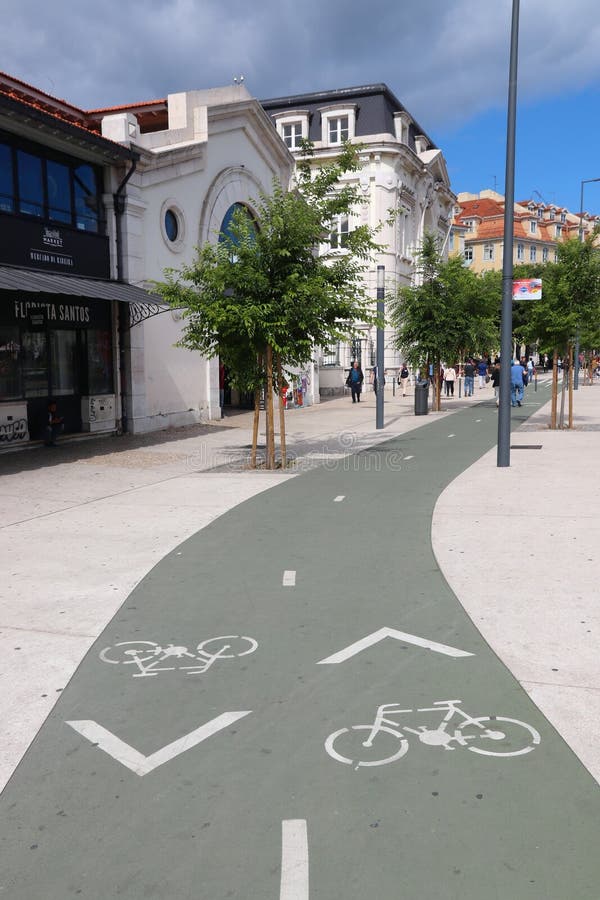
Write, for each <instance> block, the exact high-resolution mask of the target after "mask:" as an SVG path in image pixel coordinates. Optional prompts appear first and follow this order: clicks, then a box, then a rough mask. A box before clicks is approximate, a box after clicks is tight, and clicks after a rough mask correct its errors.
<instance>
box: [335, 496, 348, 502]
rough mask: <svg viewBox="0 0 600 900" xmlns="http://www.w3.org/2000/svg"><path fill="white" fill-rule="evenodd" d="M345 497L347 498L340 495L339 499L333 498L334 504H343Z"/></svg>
mask: <svg viewBox="0 0 600 900" xmlns="http://www.w3.org/2000/svg"><path fill="white" fill-rule="evenodd" d="M345 497H346V495H345V494H340V495H339V497H334V498H333V502H334V503H341V502H342V500H344V499H345Z"/></svg>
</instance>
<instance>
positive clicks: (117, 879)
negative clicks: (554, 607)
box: [0, 392, 600, 900]
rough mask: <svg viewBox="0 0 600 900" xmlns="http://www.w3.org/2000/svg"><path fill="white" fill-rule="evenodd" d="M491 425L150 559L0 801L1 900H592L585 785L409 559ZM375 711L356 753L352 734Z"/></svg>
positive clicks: (439, 436) (427, 563) (477, 409)
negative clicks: (379, 717) (450, 707)
mask: <svg viewBox="0 0 600 900" xmlns="http://www.w3.org/2000/svg"><path fill="white" fill-rule="evenodd" d="M546 397H547V395H546V394H545V392H540V393H539V400H538V398H537V397H536V398H535V402H534V401H533V400H532V401H530V405H528V407H527V408H526V409H524V410H523V411H519V416H518V417H515V419H516V422H517V423H518V422H519V421H522V420H523V419H524V418H525V415H526V414H527V412H530V411H532V409H533V408H535V406H537V405H538V404H539V402H543V401H544V400H545V399H546ZM496 423H497V412H496V409H495V407H492V406H486V405H484V404H478V405H474V406H473V407H471V408H469V409H465V410H464V411H460V412H458V413H456V414H455V415H453V416H451V417H448V418H445V419H442V420H437V421H435V420H433V419H431V420H430V421H428V422H427V424H426V426H425V427H423V428H419V429H417V430H415V431H412V432H410V433H408V434H406V435H404V436H400V437H397V438H394V439H391V440H389V441H387V442H386V443H384V444H381V445H379V446H378V447H376V448H373V449H371V450H369V451H365V452H362V453H360V454H358V455H356V456H354V457H349V458H347V459H345V460H336V461H335V464H334V463H330V465H326V466H323V467H322V468H320V469H317V470H313V471H311V472H308V473H305V474H303V475H300V476H299V477H298V478H296V479H293V480H291V481H287V482H285V483H283V484H281V485H280V486H278V487H276V488H273V489H272V490H270V491H268V492H266V493H264V494H261V495H258V496H256V497H255V498H253V499H251V500H249V501H246V502H245V503H243V504H242V505H240V506H238V507H236V508H235V509H234V510H232V511H231V512H229V513H227V514H226V515H225V516H223V517H221V518H220V519H218V520H217V521H216V522H214V523H213V524H212V525H210V526H209V527H208V528H206V529H204V530H203V531H201V532H199V533H198V534H197V535H195V536H194V537H192V538H191V539H189V540H188V541H186V542H185V543H184V544H182V545H181V546H180V547H179V548H177V550H175V551H174V552H173V553H171V554H170V555H168V556H167V557H165V559H164V560H162V561H161V563H160V564H159V565H157V566H156V567H155V568H154V569H153V570H152V571H151V572H150V573H149V574H148V576H147V577H146V578H145V579H144V580H143V581H142V582H141V583H140V585H139V586H138V587H137V588H136V589H135V590H134V591H133V592H132V594H131V595H130V597H129V598H128V600H127V601H126V602H125V604H124V606H123V607H122V609H121V610H120V611H119V613H118V614H117V615H116V617H115V618H114V620H113V621H112V622H111V623H110V625H109V626H108V627H107V629H106V630H105V632H104V633H103V634H102V636H101V637H100V638H99V640H98V641H97V642H96V644H95V645H94V647H93V648H92V649H91V650H90V652H89V654H88V655H87V657H86V659H85V660H84V661H83V663H82V664H81V666H80V667H79V669H78V671H77V673H76V674H75V676H74V677H73V679H72V680H71V682H70V683H69V685H68V686H67V688H66V689H65V690H64V692H63V693H62V695H61V697H60V700H59V701H58V703H57V704H56V706H55V708H54V710H53V712H52V714H51V715H50V717H49V718H48V720H47V721H46V723H45V725H44V727H43V728H42V729H41V731H40V733H39V735H38V737H37V738H36V740H35V741H34V743H33V744H32V746H31V747H30V749H29V751H28V753H27V754H26V756H25V757H24V759H23V761H22V763H21V764H20V766H19V767H18V769H17V771H16V772H15V774H14V775H13V778H12V779H11V780H10V782H9V784H8V785H7V787H6V789H5V791H4V792H3V794H2V797H1V800H0V806H1V810H2V817H1V823H2V824H1V825H0V838H1V843H0V847H1V850H0V855H1V857H2V864H1V869H0V871H1V874H0V896H2V897H10V898H15V900H35V898H38V897H39V898H47V900H59V898H61V900H63V898H67V897H71V896H73V897H79V896H82V897H89V898H94V900H98V898H109V897H124V898H131V900H133V898H136V900H137V898H146V897H157V898H169V900H179V898H186V900H187V898H190V900H191V898H194V900H195V898H202V900H221V898H223V900H224V898H243V900H270V898H273V900H277V898H279V900H309V898H310V900H316V898H319V900H340V898H342V897H343V898H347V900H362V898H364V897H367V896H369V897H374V898H377V900H417V898H427V900H429V898H436V900H437V898H440V900H446V898H448V900H450V898H468V900H475V898H478V900H488V898H489V900H491V898H494V900H495V898H503V900H505V898H511V900H525V898H527V900H529V898H532V900H533V898H535V900H542V898H543V900H597V898H598V883H599V880H600V861H599V859H598V854H597V823H598V820H599V815H600V797H599V795H598V790H597V785H596V783H595V782H594V781H593V779H592V778H591V776H590V775H589V774H588V773H587V772H586V770H585V769H584V768H583V767H582V765H581V764H580V763H579V761H578V760H577V758H576V757H575V756H574V755H573V754H572V752H571V751H570V749H569V748H568V747H567V746H566V745H565V743H564V742H563V741H562V739H561V738H560V737H559V736H558V735H557V734H556V732H555V731H554V729H553V728H552V727H551V726H550V725H549V723H548V722H547V721H546V720H545V718H544V717H543V716H542V715H541V713H540V712H539V711H538V710H537V708H536V707H535V706H534V705H533V703H532V702H531V701H530V700H529V698H528V697H527V695H526V694H525V692H524V691H523V690H522V689H521V688H520V687H519V685H518V684H517V683H516V681H515V680H514V679H513V677H512V676H511V675H510V673H509V672H508V671H507V670H506V668H505V667H504V666H503V664H502V663H501V662H500V661H499V660H498V658H497V657H496V656H495V655H494V654H493V653H492V652H491V650H490V649H489V648H488V646H487V645H486V644H485V642H484V641H483V639H482V638H481V636H480V635H479V633H478V631H477V629H476V628H475V627H474V625H473V624H472V623H471V621H470V620H469V619H468V617H467V616H466V614H465V613H464V611H463V610H462V607H461V606H460V604H459V603H458V601H457V600H456V598H455V597H454V595H453V594H452V592H451V591H450V589H449V587H448V586H447V584H446V582H445V580H444V578H443V576H442V574H441V572H440V571H439V568H438V566H437V564H436V561H435V558H434V556H433V553H432V549H431V540H430V529H431V517H432V511H433V507H434V505H435V502H436V500H437V498H438V496H439V494H440V493H441V492H442V490H443V489H444V487H445V486H446V485H447V484H448V483H449V482H450V481H451V480H453V479H454V478H455V477H456V476H457V475H458V474H459V473H460V472H462V471H464V469H465V468H467V467H468V466H469V465H470V464H471V463H472V462H474V461H475V460H476V459H477V458H479V457H480V456H481V455H482V454H483V453H484V452H485V451H487V450H488V449H489V448H490V447H491V446H492V445H493V443H494V442H495V438H496V428H497V425H496ZM519 442H521V443H525V442H526V441H525V440H519ZM482 505H485V497H482ZM514 586H515V589H516V590H521V589H522V590H523V594H524V596H526V587H527V586H525V585H520V584H519V570H518V560H515V571H514ZM473 590H485V585H477V584H474V585H473ZM384 628H386V629H390V631H389V632H386V633H387V634H388V636H387V637H383V636H382V635H383V634H384V633H381V632H380V630H381V629H384ZM378 633H379V634H378ZM221 636H228V637H226V638H224V640H222V641H216V642H214V643H210V639H212V638H218V637H221ZM235 636H242V637H239V638H238V639H236V638H235ZM369 636H371V638H370V640H369ZM378 637H381V638H382V639H381V640H377V638H378ZM361 641H363V644H364V646H363V645H361V644H360V643H357V642H361ZM140 642H145V643H140ZM199 644H201V645H202V650H201V652H200V653H198V652H197V649H196V648H197V647H198V645H199ZM227 644H229V645H230V647H231V649H230V650H229V651H227V650H226V651H224V652H223V655H222V656H217V657H215V656H214V651H215V650H218V649H221V650H222V649H223V648H224V647H225V646H226V645H227ZM157 646H158V647H161V648H163V652H162V653H160V652H157V653H155V654H154V657H153V656H152V651H153V649H154V648H155V647H157ZM165 648H171V649H170V651H169V652H168V653H165V652H164V651H165ZM178 648H179V649H178ZM346 648H350V649H346ZM344 649H346V653H345V654H344V653H342V654H341V656H340V651H343V650H344ZM127 650H129V651H131V650H135V651H139V652H138V653H137V655H136V653H130V654H129V655H128V654H127V653H126V651H127ZM142 651H143V653H142ZM235 651H237V652H239V653H242V652H244V655H239V656H235V655H231V654H232V653H234V652H235ZM245 651H252V652H245ZM457 651H458V652H457ZM211 652H212V653H213V655H212V656H211ZM453 652H454V653H455V655H448V654H452V653H453ZM117 660H120V662H119V661H117ZM136 660H137V662H136ZM144 660H145V661H144ZM154 661H156V662H154ZM185 666H189V667H190V668H184V667H185ZM202 669H204V671H202ZM450 700H451V701H460V704H458V703H457V704H456V709H457V710H458V711H457V713H456V714H455V716H454V717H453V718H452V720H451V721H450V722H449V723H448V726H447V729H446V732H444V731H443V730H441V729H440V723H441V720H442V718H443V716H444V714H445V712H446V711H447V707H442V706H439V710H440V711H438V712H435V711H432V708H433V710H435V709H436V704H440V703H442V701H450ZM383 705H389V706H388V708H387V711H383V715H385V717H386V721H384V722H383V723H382V725H383V728H381V729H380V730H379V731H378V733H375V732H374V729H371V730H370V731H369V730H368V729H365V730H357V729H355V728H353V727H352V726H357V725H373V723H374V721H375V717H376V714H377V710H378V709H381V707H382V706H383ZM421 710H429V711H426V712H422V711H421ZM460 710H462V714H461V713H460ZM507 720H508V721H507ZM390 721H391V723H392V724H390ZM444 734H446V737H444ZM369 735H371V736H372V737H373V742H372V746H371V747H364V746H363V741H365V739H366V738H368V737H369ZM332 736H333V737H332ZM448 736H449V738H450V740H448ZM394 757H396V758H395V759H394ZM388 759H391V761H389V762H386V760H388ZM359 762H362V763H366V764H365V765H358V763H359ZM373 763H380V764H378V765H373Z"/></svg>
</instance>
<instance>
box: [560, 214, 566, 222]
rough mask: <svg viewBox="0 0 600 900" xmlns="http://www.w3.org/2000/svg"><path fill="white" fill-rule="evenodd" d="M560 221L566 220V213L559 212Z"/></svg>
mask: <svg viewBox="0 0 600 900" xmlns="http://www.w3.org/2000/svg"><path fill="white" fill-rule="evenodd" d="M560 221H561V222H566V221H567V214H566V213H561V214H560Z"/></svg>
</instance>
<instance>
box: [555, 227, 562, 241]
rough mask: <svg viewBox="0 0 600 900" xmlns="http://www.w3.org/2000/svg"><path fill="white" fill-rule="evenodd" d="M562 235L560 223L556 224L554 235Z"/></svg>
mask: <svg viewBox="0 0 600 900" xmlns="http://www.w3.org/2000/svg"><path fill="white" fill-rule="evenodd" d="M561 235H562V225H557V226H556V237H557V238H559V237H561Z"/></svg>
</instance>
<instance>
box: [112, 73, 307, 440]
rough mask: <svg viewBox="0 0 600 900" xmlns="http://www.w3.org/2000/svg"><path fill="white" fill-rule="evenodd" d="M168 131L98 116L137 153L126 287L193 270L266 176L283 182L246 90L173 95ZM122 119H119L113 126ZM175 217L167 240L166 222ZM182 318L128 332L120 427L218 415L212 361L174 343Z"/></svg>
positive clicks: (286, 162)
mask: <svg viewBox="0 0 600 900" xmlns="http://www.w3.org/2000/svg"><path fill="white" fill-rule="evenodd" d="M168 103H169V130H168V131H164V132H154V133H152V134H148V135H146V134H139V129H137V128H136V125H135V122H134V123H132V122H131V121H130V120H131V118H132V116H131V113H122V114H118V115H112V116H108V117H106V118H105V120H104V122H103V133H105V134H107V136H117V137H120V138H121V139H122V141H123V142H125V143H127V142H128V140H127V136H129V138H130V142H131V144H132V146H135V147H137V148H139V149H140V153H141V158H140V160H139V162H138V163H137V168H136V171H135V173H134V175H133V176H132V177H131V179H130V181H129V183H128V185H127V192H126V195H127V204H126V212H125V215H124V216H123V221H122V234H123V262H124V266H123V270H124V277H125V279H126V280H127V281H129V282H131V283H133V284H137V285H141V286H146V285H147V284H148V282H151V281H154V280H156V281H161V280H163V279H164V274H163V273H164V270H165V269H166V268H174V269H179V268H180V267H181V266H182V265H184V264H191V263H192V262H193V259H194V253H195V248H196V247H197V246H198V245H199V244H201V243H203V242H205V241H207V240H216V235H217V233H218V231H219V229H220V226H221V223H222V221H223V217H224V215H225V213H226V212H227V210H228V209H229V207H230V206H231V205H232V204H234V203H245V204H247V205H248V206H250V207H251V208H252V200H253V199H254V198H257V197H258V194H259V192H260V191H261V190H263V191H265V192H268V191H269V189H270V187H271V183H272V181H273V179H277V180H278V181H279V182H280V183H283V184H285V185H287V184H288V182H289V180H290V177H291V173H292V169H293V161H292V158H291V156H290V155H289V153H288V151H287V150H286V148H285V147H284V145H283V144H282V142H281V141H280V139H279V137H278V136H277V134H276V132H275V129H274V128H273V126H272V125H271V122H270V121H269V119H268V117H267V116H266V114H265V113H264V111H263V110H262V108H261V107H260V105H259V104H258V102H257V101H256V100H253V99H252V98H251V97H250V95H249V94H248V92H247V91H246V90H245V88H239V87H236V88H223V89H215V90H212V91H192V92H188V93H185V94H177V95H172V96H170V97H169V98H168ZM120 119H123V120H124V122H121V121H120ZM168 209H171V210H172V211H174V213H175V215H176V217H177V219H178V224H179V234H178V238H177V240H176V241H175V242H172V241H170V240H169V239H168V237H167V235H166V232H165V228H164V218H165V213H166V211H167V210H168ZM181 334H182V323H181V319H180V317H179V316H177V314H174V313H173V312H172V311H170V310H169V311H167V312H164V313H161V314H160V315H158V316H155V317H153V318H150V319H148V320H146V321H145V322H143V323H142V324H140V325H136V326H135V327H133V328H132V329H131V332H130V335H129V344H130V347H129V350H128V353H127V354H126V358H127V366H128V372H127V379H126V380H127V382H128V396H127V397H126V398H125V401H126V403H125V405H126V416H127V427H128V429H129V430H130V431H133V432H144V431H150V430H154V429H159V428H165V427H170V426H177V425H184V424H190V423H193V422H199V421H206V420H208V419H211V418H217V417H218V416H219V384H218V360H216V359H214V360H211V361H207V360H206V359H204V358H203V357H201V356H200V355H199V354H198V353H194V352H190V351H187V350H184V349H182V348H178V347H176V346H175V344H176V343H177V341H178V340H179V338H180V337H181Z"/></svg>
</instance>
